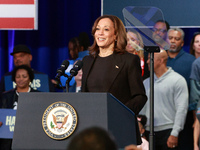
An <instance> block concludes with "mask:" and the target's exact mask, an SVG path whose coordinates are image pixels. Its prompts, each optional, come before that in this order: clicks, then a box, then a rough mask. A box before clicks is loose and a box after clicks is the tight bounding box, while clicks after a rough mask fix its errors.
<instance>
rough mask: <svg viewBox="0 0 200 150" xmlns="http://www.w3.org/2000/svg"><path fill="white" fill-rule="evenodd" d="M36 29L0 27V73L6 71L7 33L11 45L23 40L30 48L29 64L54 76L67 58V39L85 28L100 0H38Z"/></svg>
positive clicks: (96, 13) (88, 27)
mask: <svg viewBox="0 0 200 150" xmlns="http://www.w3.org/2000/svg"><path fill="white" fill-rule="evenodd" d="M38 3H39V9H38V30H24V31H22V30H21V31H19V30H15V31H2V30H1V31H0V77H2V75H3V74H4V73H6V72H8V71H9V64H12V66H13V62H12V57H10V55H9V53H10V52H9V46H10V45H11V44H10V38H11V37H10V36H9V35H10V34H11V33H12V35H14V36H13V38H14V45H17V44H26V45H27V46H28V47H29V48H30V49H31V51H32V55H33V61H32V63H31V66H32V68H34V69H36V70H39V71H42V72H45V73H47V74H48V75H49V76H50V78H54V77H55V75H56V70H57V68H59V67H60V64H61V63H62V61H63V60H64V59H68V58H69V52H68V48H67V46H68V41H69V39H70V38H72V37H75V36H78V35H79V33H80V32H87V33H88V35H89V36H90V40H91V43H92V41H93V38H92V36H91V28H92V25H93V23H94V21H95V19H96V18H97V17H99V16H100V15H101V0H39V2H38Z"/></svg>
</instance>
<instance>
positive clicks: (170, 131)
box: [140, 50, 189, 150]
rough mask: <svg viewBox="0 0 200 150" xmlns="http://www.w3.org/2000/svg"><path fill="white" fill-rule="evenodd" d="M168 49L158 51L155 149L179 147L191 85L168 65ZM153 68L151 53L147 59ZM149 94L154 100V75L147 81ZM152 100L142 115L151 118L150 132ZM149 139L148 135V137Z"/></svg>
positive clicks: (148, 125)
mask: <svg viewBox="0 0 200 150" xmlns="http://www.w3.org/2000/svg"><path fill="white" fill-rule="evenodd" d="M167 58H168V55H167V52H166V51H165V50H161V52H160V53H154V131H155V132H154V137H155V149H156V150H166V149H169V148H173V149H179V144H180V138H181V137H180V136H179V133H180V132H181V130H183V127H184V123H185V119H186V114H187V108H188V99H189V96H188V88H187V83H186V80H185V79H184V78H183V77H182V76H181V75H180V74H178V73H176V72H175V71H174V70H173V69H172V68H171V67H167V66H166V64H167ZM147 63H148V65H149V67H150V56H149V59H148V60H147ZM144 86H145V90H146V95H147V96H148V99H150V78H147V79H146V80H144ZM149 109H150V101H147V103H146V104H145V106H144V108H143V109H142V111H141V112H140V114H144V115H145V116H146V117H147V125H146V131H147V133H148V134H149V131H150V123H149V120H150V110H149ZM146 137H147V138H148V135H147V136H146Z"/></svg>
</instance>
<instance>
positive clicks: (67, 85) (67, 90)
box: [63, 73, 71, 93]
mask: <svg viewBox="0 0 200 150" xmlns="http://www.w3.org/2000/svg"><path fill="white" fill-rule="evenodd" d="M63 76H64V77H67V78H68V79H67V80H66V83H65V86H66V92H67V93H68V92H69V82H70V81H71V80H69V76H68V75H67V74H65V73H64V74H63ZM63 92H64V91H63Z"/></svg>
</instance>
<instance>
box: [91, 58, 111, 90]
mask: <svg viewBox="0 0 200 150" xmlns="http://www.w3.org/2000/svg"><path fill="white" fill-rule="evenodd" d="M111 56H112V55H109V56H107V57H100V56H97V58H96V60H95V62H94V65H93V67H92V69H91V72H90V74H89V76H88V80H87V87H88V91H89V92H107V91H106V90H107V89H106V88H107V87H108V85H110V84H111V83H110V80H109V77H108V74H110V73H112V72H111V69H110V68H111V67H112V66H113V62H112V57H111Z"/></svg>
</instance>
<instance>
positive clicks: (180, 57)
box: [167, 28, 195, 150]
mask: <svg viewBox="0 0 200 150" xmlns="http://www.w3.org/2000/svg"><path fill="white" fill-rule="evenodd" d="M184 36H185V33H184V31H183V30H182V29H180V28H173V29H170V30H169V31H168V41H169V43H170V48H169V50H168V56H169V57H168V60H167V66H170V67H172V69H173V70H174V71H176V72H178V73H179V74H180V75H182V76H183V77H184V78H185V80H186V81H187V85H188V89H189V90H190V73H191V68H192V63H193V62H194V60H195V57H194V56H193V55H191V54H189V53H186V52H185V51H184V50H183V45H184ZM194 118H195V116H194V114H193V111H190V110H189V111H188V113H187V118H186V122H185V126H184V130H183V131H182V132H181V147H180V148H181V150H188V149H193V143H194V140H193V123H194Z"/></svg>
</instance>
